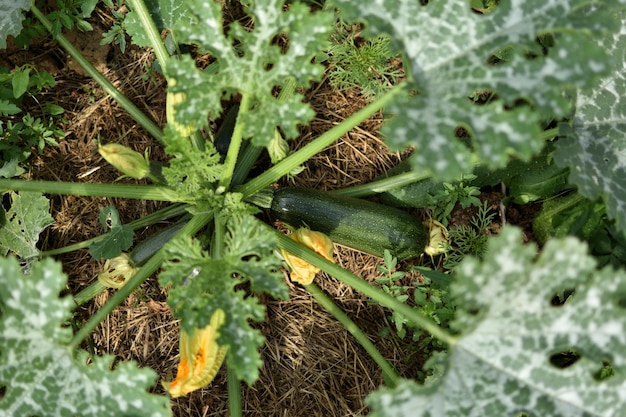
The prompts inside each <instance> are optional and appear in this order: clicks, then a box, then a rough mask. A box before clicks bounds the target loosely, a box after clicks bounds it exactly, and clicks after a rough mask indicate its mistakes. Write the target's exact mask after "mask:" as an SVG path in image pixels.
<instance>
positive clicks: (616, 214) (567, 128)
mask: <svg viewBox="0 0 626 417" xmlns="http://www.w3.org/2000/svg"><path fill="white" fill-rule="evenodd" d="M621 17H622V30H621V32H620V33H618V34H616V35H614V36H610V37H606V38H603V39H600V40H598V44H601V45H604V47H606V48H607V50H608V51H609V53H610V54H611V55H612V56H613V57H614V59H615V71H614V72H613V73H612V74H611V75H609V76H608V77H605V78H604V79H602V81H601V82H600V83H599V84H598V87H597V88H596V89H594V90H593V91H591V92H580V93H579V94H578V95H577V97H576V113H575V116H574V118H573V121H572V123H571V124H561V125H560V127H559V128H560V136H563V138H562V139H561V140H559V141H558V142H557V151H556V152H555V155H554V160H555V162H556V163H557V164H559V165H561V166H570V167H571V169H570V175H569V181H570V182H571V183H573V184H575V185H577V186H578V191H579V192H580V193H581V194H582V195H584V196H585V197H587V198H589V199H591V200H594V199H596V198H598V197H600V196H602V197H603V199H604V200H605V201H606V206H607V213H608V214H609V216H610V217H611V218H613V219H616V221H617V225H618V227H619V228H620V229H622V230H626V183H625V182H624V181H623V179H624V178H626V100H624V95H626V12H622V14H621Z"/></svg>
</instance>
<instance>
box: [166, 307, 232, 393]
mask: <svg viewBox="0 0 626 417" xmlns="http://www.w3.org/2000/svg"><path fill="white" fill-rule="evenodd" d="M224 320H225V315H224V311H223V310H221V309H217V310H215V312H214V313H213V315H212V316H211V321H210V323H209V325H208V326H206V327H205V328H204V329H195V330H194V332H193V333H192V334H191V335H189V334H187V332H186V331H185V330H183V329H181V331H180V362H179V364H178V370H177V372H176V379H174V380H173V381H171V382H163V383H162V384H163V387H164V388H165V389H166V390H167V391H168V392H169V393H170V395H171V396H172V398H177V397H181V396H183V395H187V394H189V393H190V392H192V391H195V390H197V389H200V388H204V387H206V386H207V385H209V384H210V383H211V381H213V379H214V378H215V375H217V371H219V369H220V367H221V366H222V362H224V358H225V357H226V351H227V350H228V347H227V346H220V345H218V344H217V338H218V336H219V333H218V330H219V328H220V326H222V324H224Z"/></svg>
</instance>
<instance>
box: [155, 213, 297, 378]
mask: <svg viewBox="0 0 626 417" xmlns="http://www.w3.org/2000/svg"><path fill="white" fill-rule="evenodd" d="M226 228H227V233H226V236H225V237H224V248H225V249H224V254H223V256H222V257H220V258H212V257H211V256H210V255H209V254H208V253H207V252H206V251H204V250H203V249H202V247H201V245H200V243H199V242H198V241H196V240H191V238H188V239H184V240H174V241H172V242H170V243H168V244H167V245H166V246H165V251H166V257H167V259H168V261H167V262H166V263H165V264H164V271H163V272H162V273H161V275H160V277H159V281H160V283H161V285H163V286H168V285H171V286H172V289H171V290H170V292H169V296H168V299H167V301H168V304H169V305H170V306H171V307H172V308H173V309H174V312H175V315H176V316H177V317H179V318H180V319H181V324H182V326H183V327H184V328H185V329H186V330H187V332H189V333H192V332H193V330H194V329H195V328H204V327H205V326H206V325H208V324H209V322H210V319H211V316H212V315H213V313H214V312H215V310H217V309H221V310H223V311H224V313H225V316H226V317H225V322H224V325H223V326H222V327H221V328H220V330H219V332H220V336H219V339H218V343H219V344H220V345H222V346H229V351H228V366H229V367H231V368H232V369H234V370H235V372H236V373H237V375H238V377H239V378H240V379H243V380H245V381H247V382H248V383H250V384H251V383H253V382H254V381H255V380H256V379H257V378H258V370H259V368H260V367H261V365H262V364H263V363H262V361H261V358H260V355H259V352H258V351H257V349H258V348H259V347H260V346H261V345H262V344H263V337H262V336H261V334H260V333H259V331H258V330H255V329H253V328H252V327H251V326H250V324H249V323H248V321H249V320H250V319H253V320H255V321H261V320H264V319H265V309H264V307H263V305H261V304H259V300H258V299H257V298H256V297H254V296H249V295H248V294H246V292H245V291H243V290H241V289H235V287H236V286H237V285H240V284H242V283H246V282H247V283H249V284H250V289H251V290H252V292H253V293H255V294H261V293H267V294H269V295H272V296H275V297H280V298H287V295H288V293H287V287H286V286H285V284H284V282H283V280H284V277H283V275H282V273H281V272H280V266H281V264H280V261H279V260H278V258H277V257H276V256H275V255H274V253H273V251H274V249H275V248H276V240H275V238H274V236H273V235H272V234H271V233H268V232H267V231H266V230H264V229H263V228H262V227H260V225H259V224H258V220H257V219H255V218H254V217H253V216H251V215H244V216H234V217H231V218H230V219H229V220H228V222H227V223H226Z"/></svg>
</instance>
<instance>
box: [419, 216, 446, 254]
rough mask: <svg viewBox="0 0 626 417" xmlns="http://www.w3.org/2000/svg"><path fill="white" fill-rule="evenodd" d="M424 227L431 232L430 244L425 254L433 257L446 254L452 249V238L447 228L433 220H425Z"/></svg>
mask: <svg viewBox="0 0 626 417" xmlns="http://www.w3.org/2000/svg"><path fill="white" fill-rule="evenodd" d="M424 225H425V226H426V227H428V230H429V242H428V245H427V246H426V249H424V253H426V254H427V255H429V256H431V257H433V256H435V255H441V254H442V253H446V252H447V251H448V248H449V247H450V238H449V237H448V229H446V226H444V225H443V224H441V223H440V222H438V221H437V220H433V219H428V220H425V221H424Z"/></svg>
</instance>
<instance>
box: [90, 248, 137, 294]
mask: <svg viewBox="0 0 626 417" xmlns="http://www.w3.org/2000/svg"><path fill="white" fill-rule="evenodd" d="M137 271H139V268H137V267H134V266H132V264H131V262H130V256H128V254H127V253H122V254H121V255H120V256H116V257H115V258H112V259H107V261H106V262H105V263H104V267H103V268H102V272H100V273H99V274H98V281H100V283H101V284H102V285H104V286H105V287H109V288H122V287H123V286H124V284H125V283H126V281H128V280H129V279H130V278H132V277H133V275H135V274H136V273H137Z"/></svg>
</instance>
